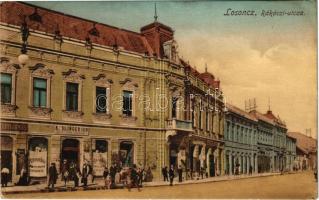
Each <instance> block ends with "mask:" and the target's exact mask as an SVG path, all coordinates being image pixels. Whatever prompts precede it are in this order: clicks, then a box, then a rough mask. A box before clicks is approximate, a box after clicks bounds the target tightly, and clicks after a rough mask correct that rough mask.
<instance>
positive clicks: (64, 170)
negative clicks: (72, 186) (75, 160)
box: [61, 159, 69, 187]
mask: <svg viewBox="0 0 319 200" xmlns="http://www.w3.org/2000/svg"><path fill="white" fill-rule="evenodd" d="M68 177H69V166H68V162H67V160H66V159H64V160H63V163H62V166H61V178H62V181H64V187H65V186H66V182H67V181H68Z"/></svg>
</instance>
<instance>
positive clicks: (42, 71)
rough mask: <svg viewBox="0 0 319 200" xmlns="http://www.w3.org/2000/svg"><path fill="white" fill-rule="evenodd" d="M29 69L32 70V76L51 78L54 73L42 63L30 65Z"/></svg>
mask: <svg viewBox="0 0 319 200" xmlns="http://www.w3.org/2000/svg"><path fill="white" fill-rule="evenodd" d="M29 69H30V70H31V71H32V75H33V76H40V77H43V78H51V77H52V76H53V75H54V71H53V70H52V69H49V68H47V67H46V65H44V64H42V63H37V64H35V65H34V66H30V67H29Z"/></svg>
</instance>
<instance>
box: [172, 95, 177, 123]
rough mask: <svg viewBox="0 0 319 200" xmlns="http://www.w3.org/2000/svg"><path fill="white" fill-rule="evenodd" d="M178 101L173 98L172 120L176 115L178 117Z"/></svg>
mask: <svg viewBox="0 0 319 200" xmlns="http://www.w3.org/2000/svg"><path fill="white" fill-rule="evenodd" d="M177 100H178V99H177V98H176V97H173V98H172V118H176V115H177V114H176V113H177V112H176V111H177V110H176V107H177Z"/></svg>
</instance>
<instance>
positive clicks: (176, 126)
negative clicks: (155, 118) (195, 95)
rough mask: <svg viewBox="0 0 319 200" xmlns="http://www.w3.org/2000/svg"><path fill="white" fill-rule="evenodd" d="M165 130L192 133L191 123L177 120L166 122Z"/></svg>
mask: <svg viewBox="0 0 319 200" xmlns="http://www.w3.org/2000/svg"><path fill="white" fill-rule="evenodd" d="M166 128H167V129H170V130H175V131H186V132H192V131H193V127H192V122H191V121H185V120H179V119H170V120H167V125H166Z"/></svg>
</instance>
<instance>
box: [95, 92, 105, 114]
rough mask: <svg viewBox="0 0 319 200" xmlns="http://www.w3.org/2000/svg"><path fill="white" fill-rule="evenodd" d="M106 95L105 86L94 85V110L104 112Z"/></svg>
mask: <svg viewBox="0 0 319 200" xmlns="http://www.w3.org/2000/svg"><path fill="white" fill-rule="evenodd" d="M106 102H107V96H106V88H105V87H96V112H97V113H106V109H107V105H106Z"/></svg>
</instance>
